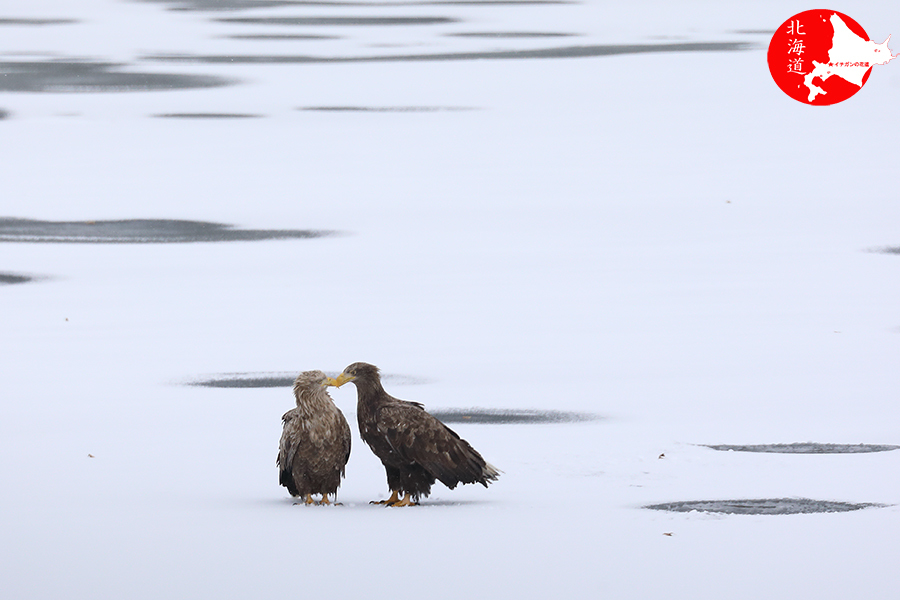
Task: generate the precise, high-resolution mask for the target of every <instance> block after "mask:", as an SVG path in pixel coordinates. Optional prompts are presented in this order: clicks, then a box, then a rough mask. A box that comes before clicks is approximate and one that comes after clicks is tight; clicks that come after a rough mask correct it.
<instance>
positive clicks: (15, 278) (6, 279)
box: [0, 273, 35, 285]
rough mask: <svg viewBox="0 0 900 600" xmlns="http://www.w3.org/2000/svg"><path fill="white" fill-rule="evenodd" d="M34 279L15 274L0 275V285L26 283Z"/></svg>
mask: <svg viewBox="0 0 900 600" xmlns="http://www.w3.org/2000/svg"><path fill="white" fill-rule="evenodd" d="M34 280H35V278H34V277H29V276H28V275H18V274H15V273H0V285H3V284H13V283H28V282H29V281H34Z"/></svg>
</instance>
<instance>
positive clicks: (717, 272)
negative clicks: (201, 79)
mask: <svg viewBox="0 0 900 600" xmlns="http://www.w3.org/2000/svg"><path fill="white" fill-rule="evenodd" d="M190 7H191V3H190V2H187V1H185V2H184V3H179V2H171V3H168V4H163V3H153V2H125V1H113V0H83V1H79V2H77V3H73V2H65V1H62V0H55V1H52V0H45V1H39V2H27V3H25V2H22V3H12V2H7V3H5V4H4V5H3V6H2V8H0V18H5V19H26V18H27V19H72V20H74V22H71V23H59V24H48V25H34V24H32V25H28V24H22V23H21V22H19V23H18V24H16V23H14V22H9V23H7V24H2V25H0V53H2V54H0V62H14V61H24V60H41V61H47V60H55V59H67V60H72V59H90V60H97V61H112V62H118V63H121V64H122V65H123V66H122V67H121V70H122V71H129V72H143V73H185V74H199V75H218V76H222V77H227V78H233V79H237V80H239V83H238V84H236V85H231V86H224V87H217V88H210V89H186V90H171V91H151V92H140V91H122V92H93V93H27V92H0V109H2V110H4V111H6V112H7V113H8V117H7V118H5V119H2V120H0V216H2V217H20V218H31V219H43V220H73V221H81V220H106V219H137V218H143V219H192V220H201V221H214V222H221V223H229V224H234V225H236V226H238V227H241V228H255V229H324V230H335V231H340V232H342V235H339V236H334V237H326V238H319V239H295V240H273V241H259V242H228V243H226V242H221V243H185V244H65V243H60V244H40V243H0V271H2V272H6V273H17V274H26V275H31V276H34V277H36V278H37V279H36V281H33V282H30V283H25V284H16V285H0V409H2V416H0V539H2V540H3V543H2V544H0V565H2V567H0V589H2V590H3V596H4V597H6V598H11V599H12V598H16V599H32V598H116V599H122V598H136V599H137V598H141V599H143V598H147V599H151V598H152V599H159V598H216V599H228V598H234V599H245V598H285V597H323V596H327V597H338V598H342V597H350V598H352V597H365V598H401V597H422V598H460V597H472V598H496V597H511V598H588V597H602V598H635V599H637V598H642V599H643V598H677V599H692V600H693V599H722V598H734V599H744V598H746V599H754V600H758V599H768V598H792V597H801V598H817V599H846V598H866V599H888V598H891V599H892V598H896V594H897V581H898V579H897V565H898V561H900V550H898V544H900V542H898V539H900V538H898V533H900V506H898V505H900V482H898V472H900V470H898V467H900V451H893V452H882V453H872V454H855V455H786V454H754V453H741V452H717V451H715V450H712V449H709V448H707V447H704V446H702V444H762V443H791V442H805V441H815V442H822V443H835V444H856V443H873V444H898V443H900V430H898V428H900V425H898V423H900V403H898V400H900V398H898V383H900V368H898V366H900V364H898V358H900V304H898V300H900V256H898V255H897V254H890V253H885V252H880V251H879V250H880V249H883V248H885V247H897V246H900V226H898V224H900V198H898V191H900V186H898V180H897V175H896V174H897V168H898V167H897V165H898V164H900V148H898V139H900V119H898V112H897V107H898V97H900V66H898V65H895V64H889V65H886V66H884V67H876V68H874V70H873V73H872V75H871V77H870V79H869V81H868V83H867V84H866V85H865V87H864V88H863V89H862V90H861V91H860V92H859V93H858V94H856V96H854V97H853V98H851V99H850V100H848V101H846V102H844V103H841V104H838V105H834V106H831V107H810V106H805V105H802V104H800V103H798V102H795V101H793V100H791V99H790V98H788V97H787V96H785V95H784V94H783V93H782V92H781V91H780V90H779V89H778V88H777V86H776V85H775V83H774V82H773V81H772V79H771V77H770V75H769V71H768V66H767V64H766V46H767V44H768V41H769V38H770V36H771V32H772V31H774V29H775V28H776V27H777V26H778V25H780V24H781V23H782V22H783V21H784V20H785V19H787V18H788V17H790V16H791V15H792V14H795V13H797V12H801V11H803V10H808V9H812V8H820V7H819V6H813V5H809V4H803V3H796V2H752V3H749V2H736V1H733V0H732V1H728V2H722V1H717V2H702V1H684V2H661V1H660V2H654V1H641V0H638V1H634V2H627V3H613V2H606V1H599V0H587V1H584V2H573V3H559V4H556V3H547V4H495V5H478V4H474V5H472V4H421V3H419V4H415V3H414V4H409V5H402V4H398V5H387V6H379V5H371V4H370V5H336V6H328V5H283V6H274V7H260V8H251V9H248V10H239V11H217V12H210V11H203V10H171V9H173V8H190ZM834 8H836V9H838V10H841V11H843V12H846V13H848V14H849V15H850V16H851V17H853V18H854V19H855V20H857V21H858V22H859V23H860V24H862V25H863V27H865V28H866V31H867V32H868V34H869V36H870V37H871V39H873V40H875V41H876V42H881V41H883V40H884V39H885V38H886V37H887V36H888V35H889V34H891V33H894V34H900V5H897V4H896V3H895V2H887V1H880V2H857V3H855V4H854V6H853V7H852V8H851V7H840V6H835V7H834ZM276 16H278V17H297V16H353V17H359V16H418V17H426V16H428V17H432V16H437V17H450V18H453V19H457V20H456V21H453V22H448V23H443V24H436V25H399V26H398V25H395V26H356V25H344V26H307V27H302V26H285V25H266V24H256V25H252V24H243V23H236V22H224V21H217V20H215V19H220V18H235V17H276ZM472 32H474V33H484V32H495V33H496V32H518V33H521V32H532V33H535V32H538V33H566V34H572V35H569V36H565V37H563V36H556V37H551V36H543V37H514V38H504V37H496V36H495V37H473V36H458V35H452V34H458V33H472ZM766 32H769V33H766ZM252 34H261V35H271V34H283V35H298V34H308V35H320V36H333V37H329V38H318V39H293V40H290V39H274V40H273V39H262V40H260V39H255V40H253V39H243V38H235V37H229V36H237V35H252ZM682 42H741V43H746V44H748V45H749V49H747V50H743V51H731V52H669V53H643V54H626V55H618V56H597V57H587V58H557V59H509V60H491V59H482V60H446V61H407V60H395V61H389V62H378V61H374V62H321V63H314V64H252V63H249V64H248V63H241V62H237V61H236V62H234V63H233V64H232V63H219V64H206V63H202V62H170V61H165V60H159V57H160V56H166V55H221V56H226V55H234V56H246V55H253V54H256V55H290V56H298V55H303V56H317V57H339V56H344V57H362V56H380V55H395V56H396V55H413V54H418V55H420V54H428V53H453V52H488V51H493V50H515V49H533V48H551V47H568V46H577V45H602V44H654V43H661V44H668V43H682ZM898 43H900V42H895V43H894V44H898ZM893 49H894V51H895V52H897V51H898V50H900V46H896V45H895V46H894V48H893ZM0 76H2V74H0ZM308 107H368V108H371V109H385V108H391V109H399V108H407V109H409V108H413V107H415V108H422V107H425V108H429V109H431V110H390V111H388V110H366V111H359V110H358V111H310V110H300V109H303V108H308ZM172 113H225V114H249V115H254V116H253V117H250V118H227V119H226V118H205V119H189V118H162V117H159V116H158V115H164V114H172ZM360 360H361V361H367V362H371V363H374V364H376V365H378V366H380V367H381V368H382V369H383V370H384V371H385V372H386V373H394V374H400V375H404V376H408V377H412V378H417V379H418V380H421V381H422V382H423V383H421V384H419V385H399V382H398V383H397V384H393V385H392V384H391V383H390V381H388V382H386V386H387V388H388V391H389V392H390V393H393V394H394V395H396V396H398V397H401V398H404V399H408V400H416V401H419V402H423V403H425V405H426V406H427V407H429V408H433V409H437V408H464V407H481V408H492V409H519V408H522V409H524V408H529V409H539V410H561V411H579V412H590V413H594V414H597V415H598V416H599V417H600V418H599V419H598V420H595V421H590V422H582V423H560V424H521V425H509V424H506V425H483V424H454V425H453V428H454V429H455V430H456V431H457V432H459V433H460V434H461V435H462V436H463V437H464V438H466V439H468V440H469V441H470V442H471V443H472V444H473V445H474V446H475V447H476V448H477V449H478V450H479V451H480V452H481V453H482V454H483V455H484V456H485V457H486V458H487V459H488V460H489V461H490V462H492V463H493V464H495V465H496V466H497V467H499V468H500V469H502V470H503V471H504V474H503V476H502V477H501V478H500V480H499V481H498V482H496V484H494V485H492V486H491V487H490V488H489V489H484V488H482V487H481V486H466V487H465V488H457V489H456V490H453V491H450V490H447V489H446V488H444V487H442V486H441V485H440V484H437V485H436V486H435V488H434V491H433V493H432V496H431V497H430V498H428V499H427V500H426V501H425V502H423V504H422V506H420V507H418V508H413V509H386V508H384V507H379V506H371V505H369V504H368V501H369V500H373V499H377V498H381V497H385V496H386V495H387V488H386V484H385V481H384V472H383V469H382V468H381V466H380V464H379V463H378V461H377V459H375V458H374V456H373V455H372V454H371V452H370V451H369V450H368V448H366V447H365V445H364V444H363V443H362V442H361V441H360V440H359V438H358V437H356V438H355V440H354V450H353V454H352V456H351V459H350V463H349V465H348V468H347V478H346V480H345V482H344V484H343V486H342V488H341V490H340V494H339V497H340V499H341V500H342V501H343V503H344V506H342V507H305V506H295V505H293V503H292V500H291V499H290V497H289V496H288V495H287V493H286V491H285V490H284V488H281V487H279V486H278V484H277V473H276V469H275V455H276V451H277V442H278V437H279V435H280V431H281V423H280V416H281V414H282V413H283V412H284V411H286V410H287V409H289V408H290V407H291V406H292V405H293V397H292V395H291V392H290V390H289V389H288V388H268V389H261V388H256V389H254V388H251V389H221V388H205V387H196V386H189V385H185V382H189V381H192V380H196V379H198V378H203V377H208V376H212V375H215V374H219V373H229V372H258V373H265V372H275V371H278V372H282V371H300V370H306V369H323V370H328V371H339V370H341V369H342V368H343V367H344V366H346V365H347V364H349V363H351V362H355V361H360ZM332 395H333V397H334V399H335V401H336V402H337V404H338V406H340V407H341V409H342V410H343V411H344V413H345V414H346V415H347V417H348V419H349V420H350V421H351V425H352V426H353V429H354V432H355V390H354V389H353V387H352V386H346V388H342V389H340V390H335V391H333V392H332ZM661 455H663V456H662V457H660V456H661ZM782 497H797V498H801V497H802V498H812V499H817V500H831V501H842V502H863V503H878V504H883V505H886V506H884V507H875V508H867V509H864V510H859V511H855V512H848V513H828V514H809V515H721V514H710V513H698V512H695V513H667V512H660V511H654V510H648V509H645V508H642V507H643V506H645V505H647V504H653V503H659V502H672V501H681V500H716V499H741V498H782Z"/></svg>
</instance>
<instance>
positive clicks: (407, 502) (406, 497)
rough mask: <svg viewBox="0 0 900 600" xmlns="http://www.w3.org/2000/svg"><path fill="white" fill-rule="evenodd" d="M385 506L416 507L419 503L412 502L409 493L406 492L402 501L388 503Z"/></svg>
mask: <svg viewBox="0 0 900 600" xmlns="http://www.w3.org/2000/svg"><path fill="white" fill-rule="evenodd" d="M387 505H388V506H418V505H419V503H418V502H413V500H412V498H411V497H410V495H409V493H408V492H407V493H406V494H404V496H403V499H402V500H397V501H396V502H388V503H387Z"/></svg>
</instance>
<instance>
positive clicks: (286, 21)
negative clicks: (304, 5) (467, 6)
mask: <svg viewBox="0 0 900 600" xmlns="http://www.w3.org/2000/svg"><path fill="white" fill-rule="evenodd" d="M216 21H219V22H222V23H241V24H245V25H280V26H284V25H299V26H303V27H310V26H333V25H334V26H340V27H346V26H348V25H361V26H364V27H372V26H386V25H445V24H447V23H457V22H459V19H453V18H451V17H224V18H220V19H216Z"/></svg>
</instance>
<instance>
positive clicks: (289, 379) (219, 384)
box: [187, 371, 431, 388]
mask: <svg viewBox="0 0 900 600" xmlns="http://www.w3.org/2000/svg"><path fill="white" fill-rule="evenodd" d="M298 373H300V371H296V372H294V371H278V372H271V373H219V374H216V375H212V376H208V377H205V378H203V379H197V380H194V381H189V382H187V385H193V386H199V387H212V388H276V387H287V388H289V387H292V386H293V385H294V379H296V378H297V375H298ZM325 374H326V375H327V376H328V377H337V376H338V375H339V373H338V372H336V371H325ZM381 380H382V381H386V382H389V383H391V384H392V385H422V384H426V383H431V382H430V381H429V380H428V379H423V378H420V377H410V376H409V375H392V374H390V373H383V374H382V375H381Z"/></svg>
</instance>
